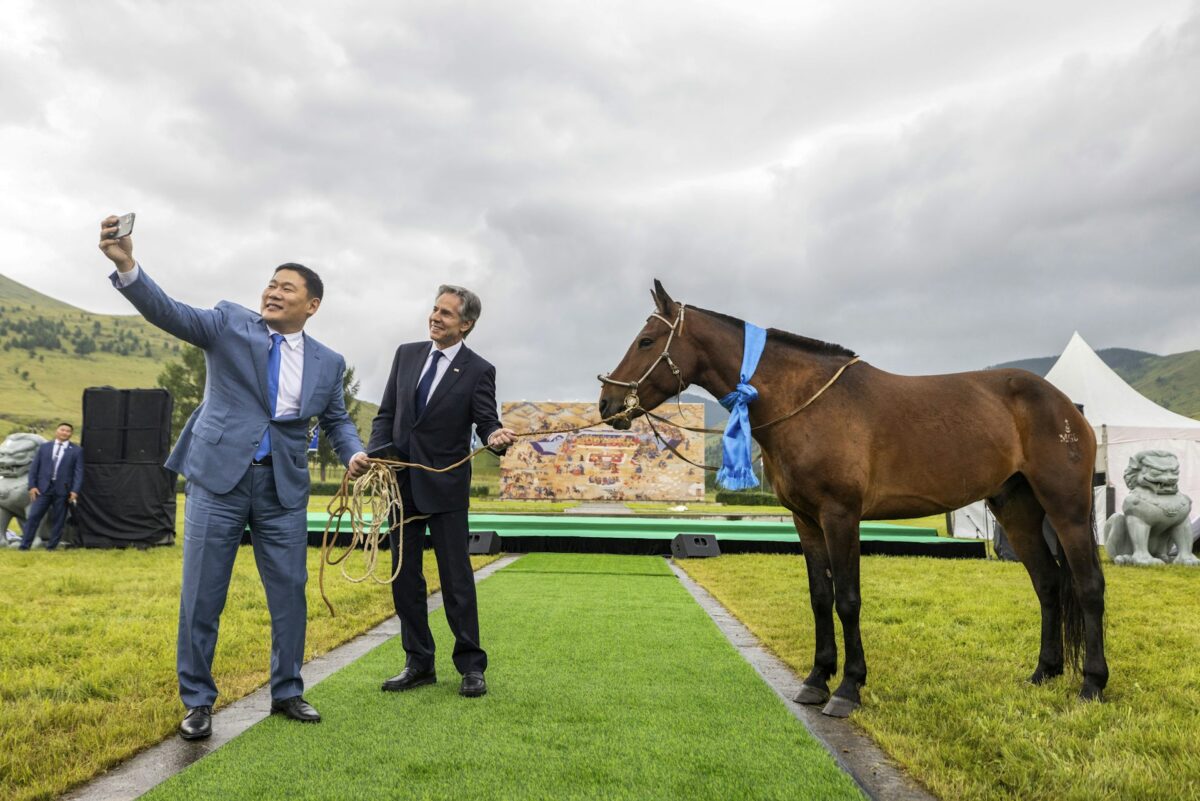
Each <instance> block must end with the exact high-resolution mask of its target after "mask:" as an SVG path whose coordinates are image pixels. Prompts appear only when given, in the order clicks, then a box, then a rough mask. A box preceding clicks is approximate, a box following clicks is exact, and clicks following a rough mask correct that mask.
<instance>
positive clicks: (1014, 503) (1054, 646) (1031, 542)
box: [988, 476, 1063, 684]
mask: <svg viewBox="0 0 1200 801" xmlns="http://www.w3.org/2000/svg"><path fill="white" fill-rule="evenodd" d="M988 505H989V506H990V507H991V510H992V513H993V514H995V515H996V519H997V520H999V521H1000V524H1001V525H1003V526H1004V532H1005V533H1006V534H1007V535H1008V541H1009V543H1010V544H1011V545H1012V549H1013V551H1015V552H1016V554H1017V557H1018V558H1019V559H1020V560H1021V564H1023V565H1024V566H1025V570H1026V571H1027V572H1028V573H1029V578H1030V580H1031V581H1032V582H1033V591H1034V592H1035V593H1036V594H1037V598H1038V604H1039V605H1040V606H1041V611H1042V644H1041V650H1040V651H1039V652H1038V662H1037V667H1036V668H1035V669H1034V671H1033V675H1032V676H1030V677H1029V681H1030V682H1032V683H1033V684H1041V683H1042V682H1044V681H1046V680H1047V679H1051V678H1054V677H1055V676H1061V675H1062V672H1063V647H1062V646H1063V641H1062V606H1061V597H1060V595H1059V593H1060V591H1061V590H1060V587H1059V576H1058V563H1057V562H1056V561H1055V559H1054V554H1052V553H1050V548H1049V547H1048V546H1047V545H1046V540H1045V539H1044V538H1043V537H1042V518H1043V517H1045V512H1044V511H1043V509H1042V506H1041V504H1039V503H1038V500H1037V498H1036V497H1034V494H1033V490H1032V489H1031V488H1030V486H1029V483H1028V482H1027V481H1026V480H1025V477H1024V476H1014V477H1013V478H1011V479H1009V481H1008V482H1007V483H1006V484H1005V485H1004V488H1003V489H1002V490H1001V492H1000V493H999V494H998V495H996V496H995V497H992V498H989V499H988Z"/></svg>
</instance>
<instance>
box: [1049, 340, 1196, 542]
mask: <svg viewBox="0 0 1200 801" xmlns="http://www.w3.org/2000/svg"><path fill="white" fill-rule="evenodd" d="M1046 380H1047V381H1049V382H1050V383H1051V384H1053V385H1054V386H1056V387H1058V388H1059V389H1061V390H1062V391H1063V393H1065V394H1066V396H1067V397H1068V398H1070V399H1071V400H1072V401H1074V402H1075V403H1081V404H1083V416H1084V417H1086V418H1087V420H1088V422H1089V423H1091V424H1092V428H1093V429H1095V431H1096V445H1097V454H1096V467H1097V469H1098V470H1103V471H1104V472H1105V473H1107V475H1108V483H1109V485H1110V486H1112V487H1114V488H1115V489H1116V508H1115V511H1120V509H1121V503H1122V502H1123V501H1124V500H1125V496H1126V495H1127V494H1128V492H1129V491H1128V490H1127V489H1126V488H1125V479H1124V475H1125V468H1126V466H1128V464H1129V459H1130V457H1132V456H1133V455H1134V454H1136V453H1137V452H1138V451H1146V450H1164V451H1171V452H1172V453H1174V454H1175V455H1176V456H1178V457H1179V472H1180V481H1179V488H1180V490H1181V491H1182V492H1183V493H1184V494H1185V495H1189V496H1191V498H1192V499H1193V504H1192V515H1191V516H1192V519H1193V520H1195V519H1197V518H1200V420H1193V419H1192V418H1190V417H1184V416H1183V415H1181V414H1176V413H1175V412H1172V411H1171V410H1169V409H1164V408H1163V407H1161V406H1159V405H1158V404H1157V403H1155V402H1154V401H1152V400H1150V399H1149V398H1147V397H1146V396H1145V395H1142V394H1141V393H1139V392H1138V391H1137V390H1136V389H1134V388H1133V387H1131V386H1129V384H1127V383H1125V380H1124V379H1123V378H1121V377H1120V376H1119V375H1117V374H1116V373H1115V372H1114V371H1113V369H1112V368H1111V367H1109V366H1108V365H1107V364H1105V363H1104V361H1103V360H1102V359H1101V358H1100V357H1099V356H1097V355H1096V352H1095V351H1094V350H1092V349H1091V347H1089V346H1088V344H1087V343H1086V342H1084V341H1083V337H1081V336H1079V333H1078V332H1076V333H1075V335H1074V336H1072V337H1071V341H1070V342H1069V343H1067V347H1066V349H1064V350H1063V352H1062V355H1061V356H1059V357H1058V361H1057V362H1055V363H1054V366H1053V367H1051V368H1050V372H1049V373H1047V374H1046ZM1098 511H1099V512H1101V514H1102V513H1103V507H1098Z"/></svg>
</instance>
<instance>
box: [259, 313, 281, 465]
mask: <svg viewBox="0 0 1200 801" xmlns="http://www.w3.org/2000/svg"><path fill="white" fill-rule="evenodd" d="M282 343H283V334H271V352H270V353H268V354H267V400H268V401H269V402H270V404H271V417H274V416H275V403H276V401H277V400H278V398H279V361H280V358H281V355H280V345H281V344H282ZM270 455H271V424H270V423H267V430H266V431H264V432H263V437H262V443H261V444H260V445H259V446H258V450H256V451H255V452H254V461H256V462H260V461H262V460H263V459H264V458H266V457H267V456H270Z"/></svg>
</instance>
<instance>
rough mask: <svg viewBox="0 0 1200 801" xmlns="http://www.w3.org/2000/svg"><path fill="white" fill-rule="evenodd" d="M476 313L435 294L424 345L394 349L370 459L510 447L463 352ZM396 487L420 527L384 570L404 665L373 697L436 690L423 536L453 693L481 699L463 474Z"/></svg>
mask: <svg viewBox="0 0 1200 801" xmlns="http://www.w3.org/2000/svg"><path fill="white" fill-rule="evenodd" d="M480 309H481V305H480V302H479V298H478V297H477V296H476V295H475V293H474V292H471V291H470V290H467V289H463V288H462V287H456V286H445V285H444V286H441V287H439V288H438V294H437V299H436V300H435V301H434V304H433V312H432V313H431V314H430V316H429V337H430V339H431V340H432V341H431V342H411V343H409V344H406V345H401V346H400V347H399V348H397V349H396V358H395V360H394V361H393V362H392V372H391V375H390V376H388V382H387V388H386V389H385V390H384V393H383V402H382V403H381V404H380V406H379V414H378V415H376V416H375V421H374V424H373V425H372V426H371V442H370V445H368V446H367V451H368V452H369V453H370V454H371V455H373V456H391V457H393V458H398V459H400V460H402V461H405V462H414V463H417V464H423V465H428V466H430V467H446V466H447V465H451V464H454V463H455V462H457V461H458V460H460V459H462V458H463V457H464V456H466V455H467V454H469V453H470V452H471V426H472V425H474V426H475V429H476V431H477V432H478V434H479V438H480V439H481V440H486V441H487V444H488V447H491V448H493V449H504V448H506V447H508V446H509V445H510V444H512V442H513V441H514V436H513V432H512V431H509V430H508V429H507V428H502V427H501V425H500V419H499V416H498V415H497V413H496V368H495V367H492V365H490V364H488V363H487V362H486V361H484V360H483V359H482V358H481V357H480V356H479V355H478V354H476V353H475V352H474V351H472V350H471V349H470V348H468V347H467V346H466V344H465V343H464V342H463V338H464V337H466V336H467V334H469V333H470V332H471V331H472V329H474V327H475V321H476V320H478V319H479V312H480ZM398 478H399V482H400V493H401V498H402V500H403V501H404V515H405V517H411V516H413V515H418V514H420V515H429V517H428V519H425V520H415V521H413V522H411V523H409V524H408V525H407V526H404V533H403V557H404V558H403V561H401V558H400V557H401V550H400V547H398V545H397V543H396V537H392V538H391V541H392V570H393V571H395V569H396V566H397V563H400V564H401V568H400V575H399V576H397V577H396V580H395V581H394V582H392V600H393V602H394V603H395V605H396V614H397V615H398V616H399V617H400V633H401V641H402V642H403V643H404V652H405V655H406V659H405V666H404V670H403V672H401V673H400V674H399V675H398V676H394V677H392V678H390V679H388V680H387V681H385V682H384V683H383V689H384V690H388V691H397V690H409V689H412V688H413V687H419V686H421V685H423V684H433V683H434V682H436V681H437V676H436V673H435V671H434V644H433V634H432V633H430V631H429V609H428V606H427V605H426V602H425V596H426V588H425V575H424V573H423V572H422V570H421V558H422V548H423V546H424V543H425V528H426V526H428V528H429V532H430V535H431V536H432V538H433V550H434V554H435V556H436V557H437V565H438V575H439V576H440V577H441V581H442V597H443V599H445V610H446V620H447V621H448V622H449V623H450V631H452V632H453V633H454V666H455V667H456V668H457V669H458V672H459V673H461V674H462V676H463V679H462V684H461V686H460V687H459V692H460V693H461V694H462V695H465V696H469V697H476V696H480V695H483V694H484V693H486V692H487V683H486V682H485V681H484V678H483V672H484V671H485V670H487V653H486V652H485V651H484V650H483V648H482V647H481V646H480V644H479V612H478V608H477V606H476V602H475V576H474V575H473V574H472V572H471V559H470V556H469V555H468V545H469V539H470V533H469V531H468V528H467V507H468V506H469V504H470V492H471V464H470V462H468V463H466V464H464V465H463V466H462V467H459V468H457V469H455V470H451V471H449V472H446V473H430V472H427V471H425V470H419V469H405V470H401V471H400V475H399V476H398ZM394 524H395V521H393V525H394Z"/></svg>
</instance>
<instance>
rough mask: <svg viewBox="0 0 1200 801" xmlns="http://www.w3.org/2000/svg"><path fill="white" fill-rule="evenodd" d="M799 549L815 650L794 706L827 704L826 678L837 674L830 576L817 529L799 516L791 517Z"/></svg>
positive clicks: (823, 547) (831, 576)
mask: <svg viewBox="0 0 1200 801" xmlns="http://www.w3.org/2000/svg"><path fill="white" fill-rule="evenodd" d="M792 521H793V522H794V523H795V525H796V533H798V534H799V535H800V546H801V547H802V548H803V549H804V564H805V565H806V566H807V568H808V599H809V602H810V603H811V604H812V613H813V629H814V631H815V633H816V647H815V648H814V651H813V668H812V671H810V672H809V674H808V677H807V678H805V679H804V684H803V686H801V688H800V692H799V693H798V694H797V695H796V697H795V698H794V699H793V700H795V702H796V703H798V704H823V703H825V702H826V701H828V700H829V677H830V676H832V675H834V674H835V673H837V639H836V638H835V637H834V632H833V573H832V571H831V570H830V567H829V551H828V550H827V549H826V547H825V538H824V536H822V534H821V531H820V529H818V528H817V527H816V526H815V525H813V524H812V523H810V522H809V521H807V520H805V519H803V518H801V517H800V516H799V515H792Z"/></svg>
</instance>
